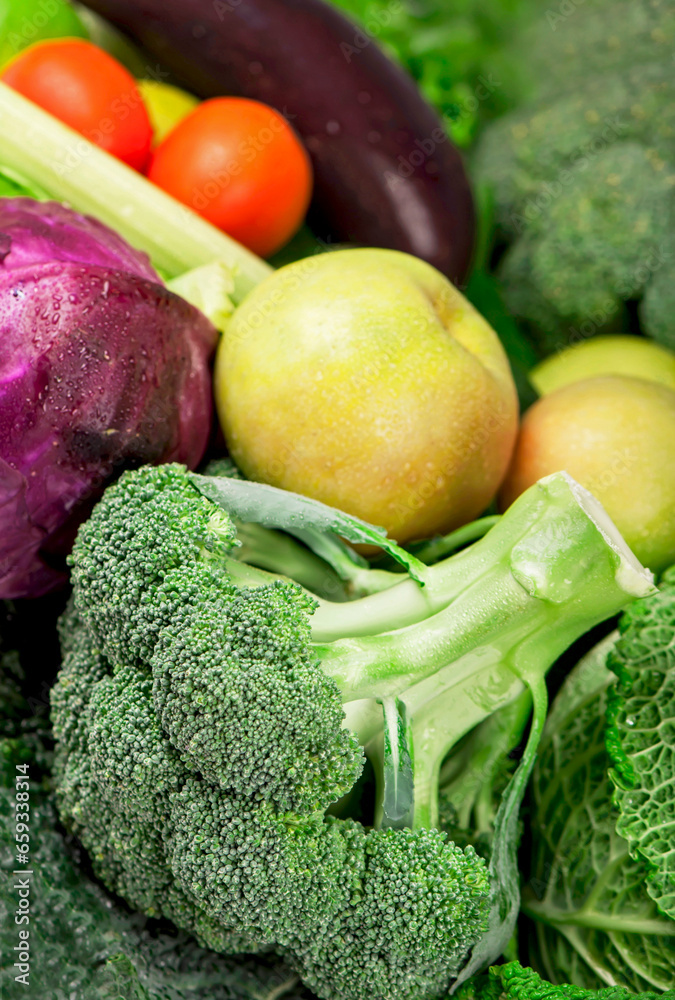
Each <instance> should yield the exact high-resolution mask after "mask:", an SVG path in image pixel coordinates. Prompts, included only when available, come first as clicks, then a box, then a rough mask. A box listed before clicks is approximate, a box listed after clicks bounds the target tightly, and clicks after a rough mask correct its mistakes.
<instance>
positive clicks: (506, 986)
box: [458, 962, 675, 1000]
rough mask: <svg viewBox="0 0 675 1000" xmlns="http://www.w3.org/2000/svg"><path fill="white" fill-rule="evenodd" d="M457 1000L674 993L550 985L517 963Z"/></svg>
mask: <svg viewBox="0 0 675 1000" xmlns="http://www.w3.org/2000/svg"><path fill="white" fill-rule="evenodd" d="M458 995H459V997H460V1000H675V990H668V991H667V992H666V993H654V992H652V991H651V990H650V991H648V992H646V993H639V994H638V995H637V996H636V994H635V993H634V992H633V991H632V990H629V989H626V988H624V987H623V986H609V987H606V988H605V989H601V990H597V991H596V990H588V989H585V988H584V987H583V986H570V985H569V984H567V983H565V984H564V985H561V986H553V985H551V983H546V982H544V980H543V979H541V978H540V977H539V976H538V975H537V973H536V972H534V970H533V969H524V968H523V967H522V965H520V963H519V962H509V964H508V965H500V966H496V967H495V968H492V969H490V971H489V972H488V973H487V974H486V975H485V976H481V977H480V978H477V979H475V980H474V981H473V982H472V983H470V984H468V985H467V986H466V987H464V988H463V990H462V991H461V992H460V993H459V994H458Z"/></svg>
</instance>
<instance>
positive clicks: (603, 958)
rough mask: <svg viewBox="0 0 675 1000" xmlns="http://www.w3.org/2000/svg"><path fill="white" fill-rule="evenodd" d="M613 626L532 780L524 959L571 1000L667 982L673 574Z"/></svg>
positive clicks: (588, 661) (547, 740) (672, 943)
mask: <svg viewBox="0 0 675 1000" xmlns="http://www.w3.org/2000/svg"><path fill="white" fill-rule="evenodd" d="M619 633H620V634H619V635H618V636H617V633H613V634H612V635H610V636H609V637H608V638H607V639H606V640H604V641H603V642H602V643H600V645H599V646H597V647H595V648H594V649H593V650H592V651H591V653H590V654H588V656H587V657H586V658H585V659H584V660H582V661H581V662H580V663H579V665H578V666H577V668H576V669H575V670H574V671H573V672H572V673H571V674H570V676H569V677H568V678H567V680H566V682H565V684H564V685H563V687H562V689H561V691H560V693H559V694H558V696H557V698H556V700H555V702H554V704H553V707H552V709H551V713H550V715H549V719H548V722H547V725H546V729H545V732H544V736H543V739H542V742H541V745H540V753H539V759H538V761H537V764H536V767H535V769H534V774H533V782H532V791H533V800H534V807H533V811H532V820H531V830H532V839H533V850H532V858H533V863H532V871H531V878H530V879H529V881H528V883H527V887H526V890H525V892H524V896H523V909H524V912H525V913H526V914H527V915H528V916H529V917H530V918H532V920H533V921H534V933H533V937H532V941H531V943H530V953H529V956H528V957H529V960H530V962H531V963H532V964H533V965H534V967H535V968H537V969H538V970H539V971H541V972H542V973H543V974H545V975H546V976H547V977H548V978H551V979H552V980H553V981H554V982H563V983H574V984H576V985H577V986H578V987H579V988H580V989H579V990H577V992H576V993H575V992H570V993H569V996H570V997H575V996H577V995H578V996H579V998H580V1000H582V998H583V997H585V996H586V994H585V992H584V990H586V989H587V990H593V989H599V988H601V987H603V986H616V987H621V988H622V989H621V990H619V991H618V992H616V996H617V998H622V997H623V996H624V990H625V991H631V993H630V995H631V996H632V994H633V993H634V992H638V993H639V992H641V991H644V990H659V989H668V988H669V987H671V986H672V984H673V982H675V908H674V907H673V889H674V886H675V878H674V875H673V872H674V870H675V869H674V867H673V852H674V850H675V820H674V819H673V802H674V801H675V797H674V791H673V790H674V789H675V757H674V755H673V739H672V734H673V725H674V720H675V698H674V690H675V688H674V682H675V572H673V571H672V570H671V571H670V572H669V573H667V574H666V576H665V577H664V580H663V581H662V584H661V590H660V592H658V593H657V594H654V595H652V596H651V597H648V598H646V599H644V600H640V601H636V602H635V603H634V604H633V605H632V606H631V607H630V608H629V609H628V610H627V611H626V612H625V613H624V615H623V616H622V618H621V620H620V623H619ZM608 667H609V668H610V669H608ZM611 671H614V672H615V673H616V674H617V675H618V677H619V681H618V683H616V680H617V679H616V676H615V674H614V673H612V672H611ZM582 988H583V989H582ZM567 989H570V988H569V987H567ZM520 995H521V994H520V993H519V994H518V996H520ZM551 995H552V996H555V995H556V994H555V993H552V994H551ZM604 995H606V996H608V997H611V996H613V994H612V993H609V992H608V993H606V994H604V993H601V994H600V996H604ZM669 995H670V994H669ZM507 996H510V993H508V991H507ZM522 996H529V993H528V992H527V991H526V990H523V991H522Z"/></svg>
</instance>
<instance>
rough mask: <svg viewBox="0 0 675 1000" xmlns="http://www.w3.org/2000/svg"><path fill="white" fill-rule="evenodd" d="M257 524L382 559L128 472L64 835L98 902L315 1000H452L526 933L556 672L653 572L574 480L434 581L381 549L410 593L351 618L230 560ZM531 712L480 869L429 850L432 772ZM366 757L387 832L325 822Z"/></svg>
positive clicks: (188, 484)
mask: <svg viewBox="0 0 675 1000" xmlns="http://www.w3.org/2000/svg"><path fill="white" fill-rule="evenodd" d="M279 504H282V505H284V504H288V509H287V510H286V512H285V513H284V512H283V511H282V512H281V514H280V513H279V511H278V509H277V507H278V505H279ZM289 511H290V513H289ZM257 515H259V516H260V519H261V521H262V523H263V526H265V527H268V528H269V527H285V526H286V525H287V524H288V525H290V526H291V527H292V528H293V529H294V530H295V529H299V530H300V531H302V532H306V531H312V532H313V531H316V530H317V520H315V515H316V519H318V522H319V524H320V525H321V530H325V529H331V530H333V531H336V532H337V533H338V534H340V535H342V536H344V537H350V536H351V539H350V540H352V541H368V542H370V541H371V540H372V539H374V540H375V541H377V538H378V537H379V536H378V533H377V530H376V529H373V528H372V526H368V525H364V524H363V523H362V522H361V523H358V524H357V523H355V522H354V520H353V519H350V518H349V517H348V516H347V515H344V514H342V513H340V512H336V511H332V510H331V509H329V508H325V507H323V506H322V507H321V509H320V510H319V511H318V513H317V512H316V511H315V510H314V508H313V506H312V502H311V501H308V500H307V499H306V498H299V497H296V496H294V495H293V494H284V493H283V491H275V490H272V488H270V487H265V486H259V485H258V484H253V483H246V482H244V483H237V482H234V481H232V480H226V479H222V480H219V479H218V477H208V476H207V477H200V476H195V475H193V474H190V473H188V472H187V471H186V470H185V469H183V468H182V467H180V466H161V467H158V468H145V469H140V470H138V471H136V472H132V473H127V474H125V475H123V476H122V477H121V479H120V480H119V481H118V482H117V483H116V484H114V485H113V486H112V487H110V488H109V489H108V490H107V491H106V493H105V494H104V496H103V499H102V500H101V501H100V502H99V504H98V505H97V507H96V508H95V510H94V512H93V514H92V516H91V518H90V519H89V521H88V522H87V523H86V524H85V525H83V527H82V528H81V529H80V532H79V534H78V538H77V541H76V544H75V546H74V549H73V556H72V564H73V583H74V591H73V595H74V597H73V607H72V608H71V610H70V611H69V612H68V614H67V616H66V618H65V619H64V622H63V625H62V636H63V647H64V665H63V668H62V672H61V674H60V676H59V680H58V682H57V684H56V686H55V689H54V692H53V701H52V704H53V713H54V728H55V735H56V738H57V764H56V778H57V786H58V801H59V807H60V810H61V815H62V818H63V820H64V823H65V824H66V826H67V827H68V828H69V829H71V830H72V831H73V832H74V833H75V834H76V835H77V836H78V837H79V838H80V840H81V841H82V843H83V844H84V846H85V847H86V848H87V850H89V852H90V854H91V858H92V863H93V865H94V868H95V870H96V872H97V874H98V875H99V877H100V878H101V879H102V880H103V881H104V882H105V883H106V885H108V886H109V887H110V888H112V889H114V890H115V891H116V892H117V893H119V894H120V895H121V896H123V897H124V898H125V899H126V900H127V901H128V902H129V903H130V904H131V905H132V906H135V907H137V908H139V909H141V910H143V911H144V912H146V913H151V914H155V915H157V914H162V915H164V916H166V917H168V918H169V919H171V920H173V921H174V923H176V924H177V925H178V926H180V927H182V928H184V929H186V930H189V931H191V932H192V933H193V934H195V935H196V936H197V937H198V938H199V940H200V941H202V942H205V943H208V944H209V945H210V946H211V947H213V948H215V949H216V950H220V951H223V952H237V951H239V952H241V951H247V952H251V951H267V950H269V949H270V948H277V949H278V950H279V951H280V952H282V953H283V955H284V956H285V957H286V958H287V960H288V961H289V962H291V964H292V965H293V966H294V968H296V969H297V971H298V973H299V974H300V976H301V978H302V979H303V980H304V981H305V982H306V983H307V984H308V985H310V986H311V988H312V989H313V990H314V991H315V992H316V993H317V994H318V995H319V996H320V997H321V998H322V1000H333V998H338V997H339V998H340V1000H362V998H363V997H364V996H367V995H372V996H374V997H387V998H388V1000H404V998H408V997H410V996H415V997H416V998H417V1000H437V998H439V997H441V996H443V995H444V994H445V992H446V990H447V988H448V986H449V985H450V984H451V983H453V982H455V983H459V982H461V981H462V979H463V978H464V977H465V976H466V975H469V974H472V973H473V971H475V970H476V969H477V968H479V967H482V965H484V964H487V963H488V962H489V961H491V960H492V959H494V958H495V957H497V955H498V954H499V953H500V951H501V950H502V947H503V945H504V937H505V935H506V937H507V938H508V937H509V936H510V933H511V929H512V925H513V920H514V919H515V913H516V912H517V906H518V898H519V895H518V879H517V872H516V868H515V850H516V841H517V820H518V810H519V805H520V801H521V798H522V794H523V791H524V786H525V783H526V781H527V778H528V775H529V770H530V768H531V766H532V762H533V759H534V754H535V752H536V747H537V743H538V739H539V735H540V732H541V729H542V726H543V722H544V718H545V715H546V687H545V680H544V678H545V674H546V671H547V669H548V668H549V666H550V665H551V663H552V662H553V661H554V660H555V659H556V657H557V656H558V655H559V654H560V653H561V652H562V651H563V650H564V649H565V648H566V647H567V646H568V645H569V644H570V643H571V642H572V641H574V639H576V638H577V637H578V636H579V635H581V634H582V633H583V632H585V631H586V630H587V629H588V628H590V627H591V626H592V625H594V624H596V623H597V622H599V621H602V620H603V619H604V618H607V617H608V616H610V615H612V614H614V613H615V612H616V611H618V610H620V609H621V608H622V607H623V606H624V605H625V604H627V603H628V602H629V601H630V600H631V599H632V598H633V597H635V596H640V595H644V594H646V593H649V592H651V590H652V589H653V587H652V581H651V574H649V573H648V572H647V571H645V570H643V568H642V567H641V566H640V564H639V563H638V562H637V561H636V560H635V558H634V557H633V556H632V554H631V553H630V551H629V550H628V549H627V547H626V546H625V544H624V543H623V541H622V539H621V538H620V536H619V535H618V533H617V532H616V529H615V528H614V527H613V525H612V524H611V523H610V522H609V521H608V519H607V517H606V515H605V514H604V512H603V511H602V508H600V507H599V505H597V503H596V502H595V501H594V500H593V498H592V497H591V496H590V494H588V493H586V491H585V490H583V489H581V487H579V486H578V485H577V484H576V483H574V481H573V480H571V479H570V478H569V477H568V476H566V475H565V474H562V473H561V474H557V475H555V476H552V477H549V478H548V479H547V480H543V481H542V482H541V483H539V484H538V485H537V486H535V487H533V488H532V489H531V490H529V491H528V492H527V493H526V494H524V495H523V496H522V497H521V498H520V500H518V502H517V503H515V504H514V505H513V506H512V508H511V509H510V510H509V511H508V512H507V513H506V514H505V515H504V516H503V517H502V518H501V520H500V521H499V522H498V524H496V525H495V526H494V527H493V528H492V530H491V531H490V532H489V533H488V534H487V535H486V536H485V537H484V538H482V539H481V540H480V541H478V542H476V544H474V545H473V546H472V547H471V548H469V549H466V550H464V551H463V552H460V553H459V554H458V555H456V556H453V557H450V558H448V559H447V560H445V561H444V562H442V563H439V564H437V565H436V566H433V567H431V568H426V567H424V566H422V565H421V564H420V563H419V562H417V561H416V560H414V558H413V557H412V556H410V554H408V553H404V552H402V551H401V550H399V549H398V548H397V547H396V546H393V545H392V543H390V542H388V541H387V540H384V541H381V544H382V545H383V547H386V548H387V549H388V551H389V552H390V553H391V554H392V555H393V557H394V558H396V559H398V560H399V561H400V562H403V563H404V565H408V567H409V571H410V573H411V575H412V574H415V577H416V579H410V578H405V577H403V578H401V582H397V583H395V584H394V585H393V586H391V587H389V588H388V589H386V590H384V591H381V592H379V593H373V594H370V595H369V596H367V597H363V598H360V599H358V600H355V601H352V602H346V603H344V602H343V603H332V602H329V601H320V602H319V601H317V599H316V598H315V596H314V595H313V594H311V593H310V592H308V591H306V590H304V589H303V588H302V587H301V586H300V585H298V584H297V583H289V582H288V580H287V579H286V576H287V574H284V575H283V577H281V578H278V579H275V578H274V576H271V575H270V574H269V573H267V572H265V571H263V570H261V569H259V568H255V567H252V566H248V565H246V564H245V563H243V562H241V561H240V560H238V559H236V558H235V557H234V552H235V551H236V544H237V542H236V530H235V523H234V521H233V518H234V519H237V520H243V521H253V520H255V517H256V516H257ZM328 537H331V536H328ZM399 575H400V574H399ZM525 691H529V692H530V694H531V698H532V703H533V705H534V714H533V722H532V726H531V730H530V735H529V739H528V744H527V747H526V750H525V754H524V756H523V760H522V763H521V765H520V767H519V769H518V771H517V773H516V775H515V776H514V778H513V780H512V781H511V782H510V783H509V785H508V787H507V789H506V791H505V794H504V797H503V800H502V804H501V806H500V808H499V810H498V813H497V816H496V818H495V824H494V845H493V851H492V857H491V861H490V866H489V868H488V867H487V866H486V864H485V861H484V860H483V859H482V858H480V857H479V856H478V855H477V854H476V852H475V850H474V849H473V848H472V847H471V846H468V847H466V848H464V849H461V848H459V847H457V846H456V845H455V844H453V843H452V842H451V841H449V840H448V839H447V837H446V836H445V834H444V833H442V832H441V831H439V830H438V781H439V769H440V765H441V762H442V761H443V759H444V758H445V757H446V756H447V755H448V754H449V753H451V752H452V750H453V748H454V747H455V746H456V745H457V743H458V741H460V740H461V739H462V737H463V736H464V735H465V734H467V733H468V732H469V731H470V730H471V729H473V728H474V727H476V726H478V725H480V724H485V723H486V721H487V720H489V719H490V718H492V717H493V714H494V713H495V712H498V711H500V710H502V709H503V708H504V706H508V705H510V704H511V703H512V702H513V701H514V700H517V699H523V697H524V692H525ZM345 715H346V719H345ZM364 747H365V748H366V752H367V753H368V754H370V756H371V759H372V761H373V764H374V767H375V770H376V774H377V780H378V788H379V791H378V802H377V810H376V812H377V815H376V822H375V824H374V827H373V828H367V827H366V826H364V825H362V824H361V823H357V822H355V821H354V820H353V819H337V818H335V817H332V816H330V815H328V814H327V810H328V809H329V807H330V806H331V805H332V804H333V803H335V802H337V801H338V800H339V799H342V798H343V797H344V796H346V795H347V794H348V793H350V791H351V790H352V789H353V787H354V785H355V783H356V782H357V780H358V778H359V776H360V774H361V770H362V766H363V756H364V750H363V748H364ZM401 827H402V828H401ZM336 942H337V944H336Z"/></svg>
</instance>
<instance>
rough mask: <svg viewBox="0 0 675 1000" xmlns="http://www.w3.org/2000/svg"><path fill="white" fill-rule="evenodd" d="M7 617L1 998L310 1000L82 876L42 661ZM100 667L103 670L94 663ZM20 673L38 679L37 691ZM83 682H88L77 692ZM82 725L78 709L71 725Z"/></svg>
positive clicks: (0, 793) (1, 752)
mask: <svg viewBox="0 0 675 1000" xmlns="http://www.w3.org/2000/svg"><path fill="white" fill-rule="evenodd" d="M25 610H26V609H24V611H25ZM36 611H38V612H39V613H40V614H41V615H44V616H45V617H46V614H48V613H49V611H48V610H47V609H46V608H45V602H44V600H42V601H33V602H32V608H31V620H32V621H34V615H35V613H36ZM8 617H9V618H10V619H11V621H10V623H9V625H8V627H7V629H6V634H7V645H8V647H9V648H4V649H2V652H1V655H0V858H1V864H0V867H1V869H2V871H1V873H0V874H1V875H2V879H1V882H0V913H2V916H3V919H2V920H0V983H1V984H2V986H1V989H2V996H3V1000H20V998H24V997H26V995H27V993H28V994H29V995H30V996H39V997H45V998H46V997H49V998H50V1000H51V998H54V1000H57V998H61V997H66V996H67V997H68V998H69V1000H119V998H121V997H124V998H125V1000H273V998H278V1000H280V998H281V997H284V998H288V1000H312V998H311V995H310V994H309V992H307V991H305V990H304V989H303V988H302V986H301V985H300V983H299V981H298V978H297V976H296V975H295V974H294V973H293V972H291V970H290V969H289V968H288V966H286V965H285V964H284V963H283V962H281V961H280V960H279V959H277V958H275V957H274V956H265V957H263V956H258V957H257V958H256V959H255V960H253V959H251V958H241V957H240V958H238V959H236V960H235V959H232V958H226V957H225V956H224V955H221V954H217V953H215V952H209V951H206V950H205V949H204V948H203V947H200V946H199V945H198V944H197V942H196V941H195V940H194V939H193V938H191V937H189V936H188V935H187V934H185V933H177V932H176V931H175V930H173V929H172V928H171V927H170V926H169V925H168V924H167V923H166V922H164V923H161V922H158V921H152V920H148V919H147V918H145V917H143V916H141V915H140V914H138V913H130V912H129V910H128V908H127V907H125V906H123V905H120V903H119V900H115V899H113V898H112V897H111V896H109V895H108V893H106V892H105V891H104V890H103V889H102V888H101V886H100V885H98V884H97V883H96V882H95V881H93V880H92V879H91V878H90V876H89V875H88V874H87V872H86V871H85V870H83V866H81V865H80V863H79V862H80V860H81V859H80V855H81V851H79V849H78V848H77V846H76V844H75V843H74V842H73V838H72V837H64V835H63V831H62V829H61V827H60V825H59V822H58V816H57V812H56V808H55V804H54V802H53V794H52V788H51V768H52V741H51V732H50V729H49V725H48V718H47V705H46V703H44V702H40V701H39V700H38V699H36V698H35V670H34V667H35V664H34V663H32V662H31V657H30V656H27V655H26V650H25V649H22V653H21V655H19V653H17V652H16V651H15V650H14V649H12V648H11V643H13V642H14V641H15V638H16V636H15V635H14V634H13V633H14V632H15V631H16V629H15V625H16V622H15V620H14V614H13V611H12V609H9V613H8ZM26 617H28V615H26ZM3 626H4V623H3ZM78 635H79V633H78ZM71 637H74V633H73V632H71ZM1 638H2V637H0V647H2V642H1ZM92 664H93V665H94V671H96V667H95V657H93V658H92ZM29 671H30V673H29ZM24 675H28V676H29V677H30V683H29V682H28V681H27V680H26V677H25V676H24ZM87 683H89V681H87V679H86V677H85V680H84V683H83V685H82V687H81V689H80V695H82V693H83V692H84V690H86V685H87ZM24 690H25V691H26V694H24V693H23V691H24ZM28 692H30V694H29V693H28ZM78 718H80V713H79V711H78V712H76V713H75V714H74V716H73V719H72V720H71V721H72V722H73V723H75V722H76V721H77V719H78ZM69 734H70V736H71V737H72V738H73V740H77V738H78V737H77V736H76V735H75V728H71V729H69ZM17 776H19V777H20V779H21V789H22V791H23V790H24V789H25V787H26V786H27V788H28V791H27V794H28V802H29V807H30V841H29V843H30V865H27V866H26V868H28V869H30V871H31V872H32V874H31V875H30V877H29V878H30V924H28V925H25V924H22V925H17V924H16V923H15V922H14V914H15V911H16V909H17V902H18V896H17V891H16V886H17V876H16V875H15V874H13V872H14V870H15V869H16V868H17V864H16V860H15V856H16V842H17V830H16V816H17V814H16V810H15V808H14V807H15V797H16V792H17V784H16V781H17ZM23 793H24V794H26V793H25V791H23ZM10 915H11V916H10ZM20 929H24V930H26V929H27V930H29V933H30V937H29V943H30V952H31V953H32V956H33V960H32V961H31V963H30V965H31V968H30V983H29V988H28V990H27V989H26V983H25V981H21V980H20V979H19V980H18V979H17V978H16V977H17V976H20V975H21V970H19V969H17V968H16V967H15V965H14V963H15V962H18V961H19V959H18V956H17V952H16V950H15V949H16V947H17V945H18V944H19V937H18V932H19V930H20Z"/></svg>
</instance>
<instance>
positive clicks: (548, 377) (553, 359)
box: [529, 333, 675, 396]
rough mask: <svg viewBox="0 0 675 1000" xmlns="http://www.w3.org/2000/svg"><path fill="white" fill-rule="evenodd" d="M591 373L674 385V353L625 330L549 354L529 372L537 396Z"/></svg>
mask: <svg viewBox="0 0 675 1000" xmlns="http://www.w3.org/2000/svg"><path fill="white" fill-rule="evenodd" d="M595 375H629V376H630V377H631V378H645V379H647V380H648V381H649V382H658V383H660V384H661V385H667V386H668V387H669V388H670V389H675V353H673V351H669V350H668V348H667V347H664V346H663V345H662V344H657V343H656V342H655V341H653V340H649V339H648V338H647V337H634V336H632V335H631V334H627V333H614V334H607V335H605V336H600V337H591V338H590V339H589V340H584V341H582V342H581V343H579V344H574V345H573V346H572V347H567V348H565V350H564V351H560V352H559V353H558V354H552V355H551V356H550V357H549V358H546V360H545V361H542V362H541V364H538V365H537V367H536V368H534V369H533V370H532V371H531V372H530V376H529V377H530V382H531V383H532V385H533V386H534V388H535V389H536V390H537V392H538V393H539V395H540V396H547V395H548V394H549V392H554V391H555V390H556V389H562V387H563V386H564V385H570V384H571V383H572V382H580V381H581V380H582V379H585V378H593V377H594V376H595Z"/></svg>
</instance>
